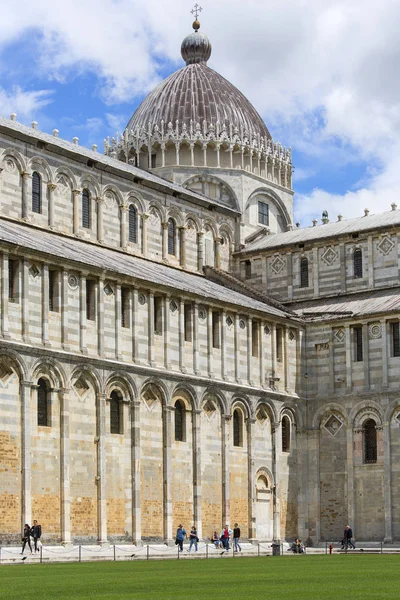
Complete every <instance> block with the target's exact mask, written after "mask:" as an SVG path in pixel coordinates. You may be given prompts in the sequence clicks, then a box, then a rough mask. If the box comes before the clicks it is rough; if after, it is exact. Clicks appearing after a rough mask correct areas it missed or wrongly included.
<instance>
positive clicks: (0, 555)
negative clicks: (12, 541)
mask: <svg viewBox="0 0 400 600" xmlns="http://www.w3.org/2000/svg"><path fill="white" fill-rule="evenodd" d="M0 563H1V546H0Z"/></svg>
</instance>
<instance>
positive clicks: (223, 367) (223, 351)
mask: <svg viewBox="0 0 400 600" xmlns="http://www.w3.org/2000/svg"><path fill="white" fill-rule="evenodd" d="M221 321H222V322H221V377H222V379H223V380H224V381H226V380H227V376H226V311H225V310H223V311H222V313H221Z"/></svg>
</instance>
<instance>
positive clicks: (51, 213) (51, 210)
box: [47, 183, 57, 229]
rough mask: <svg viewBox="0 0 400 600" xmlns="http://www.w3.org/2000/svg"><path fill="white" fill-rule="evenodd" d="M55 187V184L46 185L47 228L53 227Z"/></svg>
mask: <svg viewBox="0 0 400 600" xmlns="http://www.w3.org/2000/svg"><path fill="white" fill-rule="evenodd" d="M56 188H57V185H56V184H55V183H48V184H47V189H48V190H49V227H50V228H51V229H53V227H54V191H55V190H56Z"/></svg>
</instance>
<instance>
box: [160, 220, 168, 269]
mask: <svg viewBox="0 0 400 600" xmlns="http://www.w3.org/2000/svg"><path fill="white" fill-rule="evenodd" d="M161 227H162V259H163V261H167V260H168V222H163V223H161Z"/></svg>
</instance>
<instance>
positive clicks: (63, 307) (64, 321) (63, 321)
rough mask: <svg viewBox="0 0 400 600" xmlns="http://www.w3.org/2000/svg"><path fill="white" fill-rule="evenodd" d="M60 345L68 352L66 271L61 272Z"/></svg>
mask: <svg viewBox="0 0 400 600" xmlns="http://www.w3.org/2000/svg"><path fill="white" fill-rule="evenodd" d="M60 277H61V345H62V347H63V349H64V350H67V351H69V345H68V271H66V270H65V269H62V270H61V275H60Z"/></svg>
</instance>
